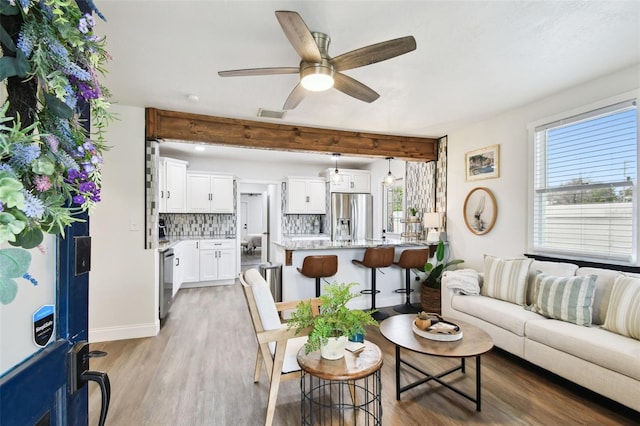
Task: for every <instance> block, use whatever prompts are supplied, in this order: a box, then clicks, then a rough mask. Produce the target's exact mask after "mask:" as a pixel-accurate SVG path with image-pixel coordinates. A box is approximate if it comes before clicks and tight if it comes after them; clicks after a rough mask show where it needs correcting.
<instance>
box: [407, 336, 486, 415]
mask: <svg viewBox="0 0 640 426" xmlns="http://www.w3.org/2000/svg"><path fill="white" fill-rule="evenodd" d="M395 346H396V400H398V401H400V394H401V393H402V392H405V391H408V390H409V389H413V388H415V387H416V386H420V385H421V384H424V383H426V382H428V381H430V380H434V381H436V382H438V383H440V384H441V385H442V386H444V387H446V388H447V389H450V390H452V391H454V392H455V393H457V394H458V395H461V396H463V397H465V398H467V399H468V400H469V401H471V402H475V403H476V411H481V409H482V406H481V398H480V388H481V386H480V384H481V383H480V376H481V374H480V355H477V356H476V357H475V358H476V395H475V398H474V397H473V396H472V395H469V394H467V393H465V392H463V391H461V390H460V389H458V388H455V387H454V386H452V385H450V384H449V383H447V382H445V381H444V380H442V377H445V376H447V375H449V374H451V373H453V372H455V371H458V370H460V371H461V372H462V373H465V367H466V366H465V358H460V365H459V366H457V367H453V368H451V369H449V370H445V371H443V372H441V373H438V374H436V375H432V374H431V373H428V372H426V371H424V370H422V369H421V368H418V367H416V366H415V365H413V364H411V363H409V362H407V361H405V360H403V359H402V358H401V357H400V346H399V345H395ZM403 364H404V365H406V366H407V367H410V368H411V369H413V370H415V371H417V372H418V373H420V374H422V375H423V376H425V377H424V378H422V379H420V380H417V381H415V382H413V383H410V384H408V385H406V386H402V387H401V386H400V367H401V365H403Z"/></svg>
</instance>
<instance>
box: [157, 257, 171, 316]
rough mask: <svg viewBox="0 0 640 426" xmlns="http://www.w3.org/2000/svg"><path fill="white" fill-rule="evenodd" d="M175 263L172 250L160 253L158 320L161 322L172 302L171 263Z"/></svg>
mask: <svg viewBox="0 0 640 426" xmlns="http://www.w3.org/2000/svg"><path fill="white" fill-rule="evenodd" d="M174 261H175V254H174V252H173V249H172V248H168V249H166V250H162V251H160V279H159V280H158V282H159V283H160V288H159V292H158V295H159V299H160V309H159V316H160V320H163V319H164V318H165V317H166V316H167V314H168V313H169V308H171V303H172V302H173V262H174Z"/></svg>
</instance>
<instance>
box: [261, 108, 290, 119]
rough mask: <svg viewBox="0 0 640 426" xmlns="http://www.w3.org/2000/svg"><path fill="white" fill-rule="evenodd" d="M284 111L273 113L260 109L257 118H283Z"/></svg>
mask: <svg viewBox="0 0 640 426" xmlns="http://www.w3.org/2000/svg"><path fill="white" fill-rule="evenodd" d="M285 112H286V111H273V110H270V109H262V108H260V109H259V110H258V117H266V118H282V117H284V113H285Z"/></svg>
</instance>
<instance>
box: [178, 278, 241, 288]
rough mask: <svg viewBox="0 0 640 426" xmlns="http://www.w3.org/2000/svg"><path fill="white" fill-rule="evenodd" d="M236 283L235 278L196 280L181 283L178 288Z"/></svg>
mask: <svg viewBox="0 0 640 426" xmlns="http://www.w3.org/2000/svg"><path fill="white" fill-rule="evenodd" d="M235 283H236V279H235V278H231V279H228V280H216V281H198V282H193V283H182V285H181V286H180V288H198V287H214V286H218V285H232V284H235Z"/></svg>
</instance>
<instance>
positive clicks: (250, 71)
mask: <svg viewBox="0 0 640 426" xmlns="http://www.w3.org/2000/svg"><path fill="white" fill-rule="evenodd" d="M299 72H300V68H298V67H278V68H247V69H244V70H228V71H218V75H219V76H220V77H240V76H246V75H276V74H298V73H299Z"/></svg>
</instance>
